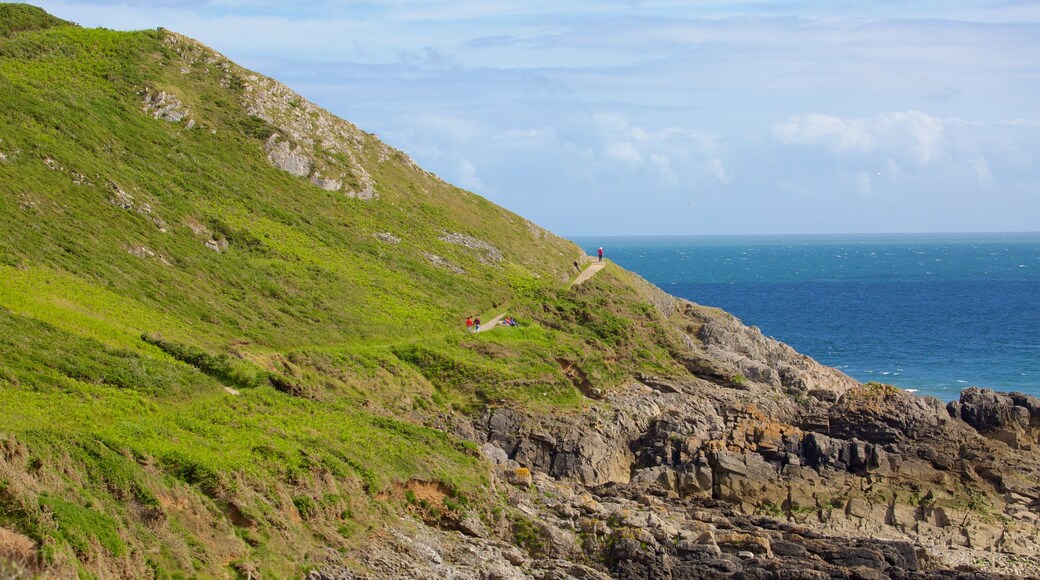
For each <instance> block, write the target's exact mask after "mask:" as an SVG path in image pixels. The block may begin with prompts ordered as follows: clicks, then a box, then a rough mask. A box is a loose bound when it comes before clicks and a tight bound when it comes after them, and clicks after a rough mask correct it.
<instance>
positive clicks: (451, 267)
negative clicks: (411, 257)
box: [426, 253, 466, 274]
mask: <svg viewBox="0 0 1040 580" xmlns="http://www.w3.org/2000/svg"><path fill="white" fill-rule="evenodd" d="M426 259H427V260H429V261H431V262H433V263H434V264H435V265H437V266H440V267H441V268H444V269H446V270H449V271H451V272H453V273H455V274H465V273H466V271H465V270H463V269H462V268H460V267H459V266H456V265H455V264H452V263H451V262H449V261H448V260H445V259H444V258H442V257H440V256H438V255H436V254H429V253H427V254H426Z"/></svg>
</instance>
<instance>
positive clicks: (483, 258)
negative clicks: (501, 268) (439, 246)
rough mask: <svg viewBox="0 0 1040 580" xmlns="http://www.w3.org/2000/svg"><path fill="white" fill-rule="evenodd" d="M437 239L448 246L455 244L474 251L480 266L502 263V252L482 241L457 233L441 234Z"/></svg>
mask: <svg viewBox="0 0 1040 580" xmlns="http://www.w3.org/2000/svg"><path fill="white" fill-rule="evenodd" d="M438 239H440V240H441V241H442V242H447V243H449V244H455V245H457V246H462V247H464V248H469V249H471V250H475V251H476V252H477V259H478V260H479V261H480V263H482V264H489V265H490V264H497V263H499V262H501V261H502V252H500V251H499V250H498V248H496V247H495V246H492V245H491V244H489V243H487V242H485V241H484V240H480V239H477V238H474V237H473V236H468V235H466V234H460V233H458V232H451V233H445V234H443V235H442V236H441V237H440V238H438Z"/></svg>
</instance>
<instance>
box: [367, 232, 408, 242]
mask: <svg viewBox="0 0 1040 580" xmlns="http://www.w3.org/2000/svg"><path fill="white" fill-rule="evenodd" d="M372 235H373V236H374V237H375V238H376V239H377V240H379V241H381V242H386V243H388V244H400V243H401V238H399V237H397V236H395V235H393V234H391V233H390V232H376V233H374V234H372Z"/></svg>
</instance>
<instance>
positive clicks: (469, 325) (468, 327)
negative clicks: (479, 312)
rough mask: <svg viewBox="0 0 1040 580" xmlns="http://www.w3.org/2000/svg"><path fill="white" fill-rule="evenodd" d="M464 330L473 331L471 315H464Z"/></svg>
mask: <svg viewBox="0 0 1040 580" xmlns="http://www.w3.org/2000/svg"><path fill="white" fill-rule="evenodd" d="M466 332H473V317H472V316H467V317H466Z"/></svg>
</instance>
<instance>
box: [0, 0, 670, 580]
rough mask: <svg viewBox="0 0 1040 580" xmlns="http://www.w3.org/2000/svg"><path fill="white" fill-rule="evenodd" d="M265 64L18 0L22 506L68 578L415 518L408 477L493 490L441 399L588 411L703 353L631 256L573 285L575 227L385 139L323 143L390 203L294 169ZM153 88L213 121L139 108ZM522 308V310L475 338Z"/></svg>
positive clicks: (8, 282) (1, 374) (245, 562)
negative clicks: (478, 192)
mask: <svg viewBox="0 0 1040 580" xmlns="http://www.w3.org/2000/svg"><path fill="white" fill-rule="evenodd" d="M249 74H251V73H249V71H245V70H243V69H240V68H238V67H236V66H234V65H231V64H226V63H223V62H222V61H221V60H220V59H219V58H218V57H216V56H215V54H214V53H212V52H211V51H209V50H208V49H205V48H204V47H201V46H198V45H195V44H194V43H192V42H190V41H187V40H185V39H182V38H179V37H176V36H175V35H173V34H172V33H169V32H166V31H163V30H151V31H142V32H115V31H109V30H90V29H83V28H79V27H76V26H72V25H69V23H66V22H64V21H60V20H58V19H55V18H53V17H50V16H49V15H47V14H46V13H43V12H42V11H40V10H38V9H36V8H33V7H31V6H27V5H20V4H18V5H12V4H0V154H2V157H0V231H2V232H4V235H3V236H0V441H3V442H4V449H7V450H8V451H7V452H5V453H7V455H6V457H8V459H9V460H7V461H5V462H2V463H0V524H3V525H4V526H6V527H10V528H11V529H14V530H16V531H18V532H19V533H22V534H25V535H28V536H30V537H31V538H33V539H35V540H37V541H38V542H40V545H42V546H45V550H44V553H43V555H44V556H45V557H46V560H47V562H48V565H50V566H53V567H54V568H53V570H51V571H52V572H54V573H55V574H56V575H73V574H78V575H84V576H98V577H104V576H145V575H154V576H170V577H178V576H180V577H191V576H222V575H227V574H229V573H230V572H231V570H232V569H234V570H237V571H239V572H240V571H241V570H243V569H249V570H258V571H262V572H265V573H267V574H268V575H271V576H275V577H277V576H291V575H298V574H299V572H300V571H301V570H303V569H305V568H306V565H307V562H306V561H305V560H306V559H307V556H306V555H307V554H310V553H312V552H310V551H309V550H311V549H312V548H313V549H314V551H313V553H324V552H322V551H321V550H319V549H318V548H324V547H326V546H332V547H336V548H342V549H346V548H348V547H349V546H351V545H356V544H357V543H362V542H364V541H365V539H366V537H367V535H368V534H369V533H370V532H371V531H372V530H375V529H378V528H379V527H380V526H381V525H383V524H384V523H386V522H388V521H392V520H393V519H394V518H395V517H396V516H395V514H396V511H395V510H397V509H398V508H397V507H394V506H393V505H390V504H387V503H384V502H383V501H382V500H380V499H379V498H380V497H381V495H380V494H382V493H384V492H387V491H388V490H391V489H394V488H395V486H398V485H401V484H404V483H406V482H408V481H410V480H414V479H422V480H427V481H438V482H440V483H442V484H444V485H445V486H446V487H447V488H448V489H449V490H452V493H453V494H454V495H453V498H452V500H451V501H452V502H453V503H452V504H451V505H452V506H463V505H465V506H466V509H473V510H477V511H478V512H479V511H480V510H482V509H487V508H488V506H489V505H490V504H491V503H493V501H494V499H493V498H491V497H490V495H489V493H488V490H487V489H486V485H487V483H488V482H487V469H488V466H487V465H485V464H484V463H482V462H481V461H480V460H479V458H478V454H477V453H476V451H475V449H474V447H473V446H472V445H471V444H468V443H464V442H462V441H460V440H458V439H457V438H455V437H453V436H450V435H447V434H445V433H444V432H442V431H438V430H435V429H432V428H429V427H426V426H423V422H424V420H426V419H428V418H430V417H437V416H440V415H442V414H443V413H446V412H459V413H473V414H479V413H480V412H482V410H483V409H484V408H486V407H487V406H489V405H491V406H494V405H514V406H519V407H525V408H528V409H531V410H534V411H559V412H579V411H580V410H581V409H583V408H584V407H586V406H588V405H591V404H596V403H595V402H593V401H590V400H588V399H587V398H586V397H585V396H584V395H583V394H582V393H583V392H584V390H585V389H588V388H593V387H594V388H597V389H607V388H610V387H612V386H614V385H617V384H619V383H621V382H623V381H625V380H627V379H628V378H629V377H631V376H632V374H633V373H636V372H649V373H655V374H668V373H676V372H681V371H680V369H678V368H677V367H676V365H675V363H674V362H672V360H671V358H670V353H671V351H672V350H673V349H674V348H675V344H676V342H675V338H674V337H673V336H671V335H670V334H669V333H668V331H666V330H663V328H664V327H663V326H662V325H661V324H660V322H661V319H660V315H659V314H657V312H656V310H655V309H654V308H653V307H652V306H650V305H649V304H648V303H647V302H646V301H645V300H644V299H643V298H642V297H641V296H640V295H639V294H638V292H637V291H636V290H634V285H633V281H632V279H631V278H630V277H629V275H628V274H627V273H625V272H623V271H621V270H619V269H617V268H616V267H613V266H610V267H608V268H606V269H604V270H603V271H602V272H600V273H599V274H598V275H597V276H596V277H595V278H593V279H592V280H590V281H588V282H586V283H585V284H583V285H581V286H579V287H576V288H573V289H567V287H566V286H567V282H568V281H569V279H570V271H571V269H572V267H571V265H570V264H571V261H572V260H573V259H574V257H576V256H577V255H578V254H579V253H580V250H579V249H578V248H577V246H575V245H574V244H571V243H570V242H567V241H565V240H562V239H560V238H558V237H556V236H553V235H551V234H548V233H547V232H543V231H541V230H539V229H537V228H535V227H533V226H531V225H530V224H528V223H527V222H526V221H525V220H524V219H523V218H520V217H519V216H516V215H514V214H512V213H510V212H508V211H506V210H504V209H502V208H499V207H497V206H495V205H494V204H491V203H490V202H488V201H487V200H485V199H482V198H480V197H478V196H475V195H472V194H470V193H467V192H465V191H462V190H459V189H457V188H455V187H453V186H451V185H449V184H446V183H444V182H442V181H440V180H439V179H437V178H436V177H435V176H432V175H431V174H428V173H426V172H424V171H422V170H420V169H417V168H416V167H414V166H413V164H411V163H408V162H406V160H405V159H404V157H403V156H402V155H401V154H400V153H398V152H394V151H392V150H389V149H388V148H386V147H385V146H384V145H382V144H380V143H379V142H378V141H377V140H376V139H375V138H374V137H372V136H370V135H367V134H364V133H363V132H358V133H357V143H358V145H357V148H356V149H352V150H351V151H350V152H349V153H350V155H348V154H347V153H348V152H346V151H339V150H336V149H335V148H333V147H331V146H330V145H329V144H323V143H319V144H317V145H316V146H315V147H314V152H315V155H316V156H319V157H320V163H321V164H322V168H323V171H328V172H336V171H342V172H343V173H344V175H345V176H346V177H345V179H346V181H348V182H351V180H353V182H354V183H355V184H356V183H357V181H358V176H357V174H356V171H355V170H354V169H353V168H352V167H351V166H350V164H351V160H350V158H351V157H352V156H353V157H354V158H356V159H357V160H358V162H359V163H360V164H361V165H363V166H364V168H365V169H366V171H367V172H368V173H369V174H370V175H371V176H372V178H373V179H374V180H375V182H376V184H377V185H376V189H377V192H378V195H379V197H378V199H375V200H369V201H363V200H358V199H352V198H350V197H349V196H347V195H345V194H343V193H342V192H328V191H324V190H322V189H320V188H318V187H316V186H314V185H312V184H311V183H310V182H309V180H308V179H306V178H297V177H294V176H292V175H289V174H288V173H285V172H283V171H281V170H279V169H276V168H274V167H272V166H271V165H270V164H269V163H268V161H267V159H266V156H265V154H264V152H263V143H264V142H265V141H266V139H267V138H268V137H269V136H270V135H271V134H272V132H274V131H275V130H277V129H276V127H274V126H273V125H272V124H271V123H269V122H267V121H264V120H261V119H259V118H257V117H254V116H252V115H251V114H250V113H249V109H248V104H247V102H246V100H245V99H246V98H247V97H248V92H247V91H246V90H245V89H244V86H245V84H246V83H247V82H249V81H248V78H247V77H248V75H249ZM158 91H166V92H167V93H169V94H171V95H174V96H175V97H176V98H177V99H179V100H180V101H181V102H182V103H183V104H184V106H185V107H186V108H187V109H188V110H189V111H190V118H191V119H192V120H193V121H194V122H195V125H194V127H193V128H191V129H189V128H188V127H187V124H186V123H185V122H181V123H170V122H167V121H165V120H161V119H155V118H153V117H152V116H151V115H150V114H149V113H148V112H146V111H144V110H143V109H144V107H145V105H144V98H145V95H146V94H156V93H157V92H158ZM302 105H303V104H302V102H300V103H297V105H296V107H295V109H300V108H301V107H302ZM344 130H347V129H344ZM316 159H317V157H316ZM352 172H353V173H352ZM381 232H390V233H392V234H393V235H395V236H397V237H399V238H400V239H401V241H400V243H388V242H385V241H382V240H380V239H378V238H377V237H376V236H375V235H374V234H376V233H381ZM455 233H461V234H464V235H466V236H469V237H471V238H474V239H477V240H480V241H483V242H486V243H488V244H490V245H492V246H494V247H495V248H496V249H497V250H498V251H500V252H501V254H502V259H501V261H491V260H488V259H486V258H487V257H486V256H485V254H484V253H483V252H482V251H480V250H474V249H472V248H467V247H465V246H463V245H456V244H452V243H449V242H447V241H444V238H445V237H446V235H448V234H455ZM207 242H211V243H212V244H217V245H218V247H221V248H222V249H221V251H219V252H218V251H214V250H213V249H211V248H210V247H207V245H206V243H207ZM428 254H433V255H436V256H439V257H441V258H443V259H444V260H447V261H448V262H450V263H452V264H454V265H456V266H458V267H459V268H462V269H463V270H464V272H465V273H464V274H458V273H455V272H452V271H451V270H449V269H446V268H443V267H441V266H439V265H437V264H436V263H434V262H433V261H431V259H430V258H429V257H428ZM506 310H508V312H509V313H510V314H513V315H515V316H517V317H518V318H519V319H520V320H521V323H522V326H521V327H519V328H498V329H493V330H491V331H489V332H485V333H481V334H479V335H470V334H467V333H465V332H464V331H463V326H462V322H463V320H464V319H465V316H466V315H467V314H472V313H477V312H479V313H481V315H482V316H483V317H485V318H486V319H487V318H490V317H491V316H493V315H495V314H498V313H500V312H503V311H506ZM228 389H233V390H237V391H238V394H237V395H235V394H231V392H229V390H228ZM460 498H461V499H460ZM467 498H468V499H467ZM449 509H454V508H452V507H449ZM518 526H520V527H518V533H519V534H520V535H521V536H524V538H527V536H529V535H530V533H531V532H532V529H531V528H529V526H528V527H525V526H523V525H522V524H518ZM524 542H525V543H528V544H531V542H533V540H529V538H528V539H524ZM531 545H532V546H534V544H531ZM229 562H230V563H231V564H228V563H229ZM0 569H2V568H0Z"/></svg>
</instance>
